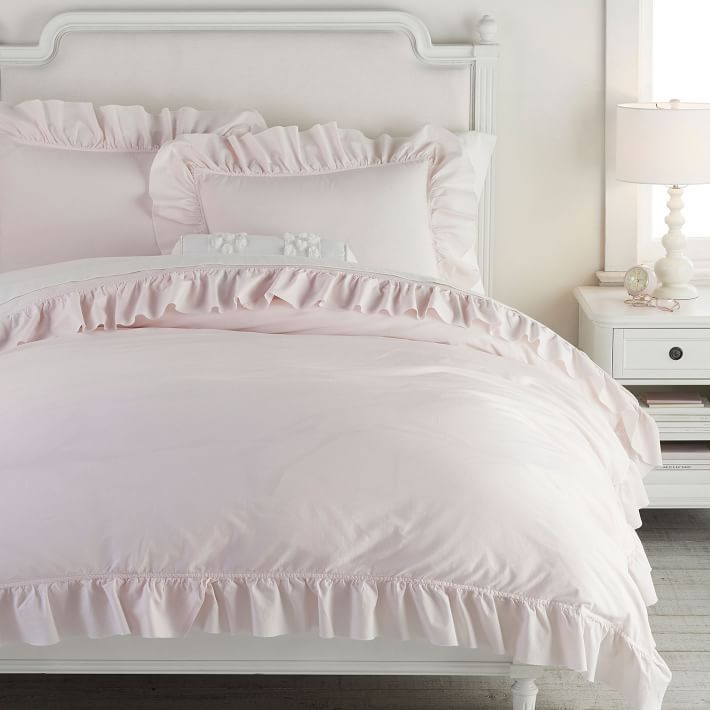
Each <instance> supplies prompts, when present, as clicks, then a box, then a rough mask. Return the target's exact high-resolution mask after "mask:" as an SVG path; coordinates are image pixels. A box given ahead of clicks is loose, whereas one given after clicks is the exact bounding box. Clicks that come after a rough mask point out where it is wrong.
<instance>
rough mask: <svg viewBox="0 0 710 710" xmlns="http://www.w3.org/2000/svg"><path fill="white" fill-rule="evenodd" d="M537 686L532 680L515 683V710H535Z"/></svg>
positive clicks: (519, 680)
mask: <svg viewBox="0 0 710 710" xmlns="http://www.w3.org/2000/svg"><path fill="white" fill-rule="evenodd" d="M536 699H537V685H536V684H535V681H534V680H533V679H532V678H520V679H518V680H516V681H515V683H513V710H535V700H536Z"/></svg>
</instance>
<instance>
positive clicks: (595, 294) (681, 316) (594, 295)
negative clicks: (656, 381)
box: [574, 286, 710, 328]
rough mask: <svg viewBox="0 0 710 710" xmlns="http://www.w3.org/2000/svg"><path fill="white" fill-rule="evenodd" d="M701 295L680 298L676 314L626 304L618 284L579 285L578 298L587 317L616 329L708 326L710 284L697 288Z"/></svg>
mask: <svg viewBox="0 0 710 710" xmlns="http://www.w3.org/2000/svg"><path fill="white" fill-rule="evenodd" d="M698 292H699V293H700V296H699V297H698V298H696V299H694V300H692V301H680V310H678V311H676V312H675V313H668V312H667V311H660V310H658V309H657V308H637V307H635V306H629V305H628V304H626V303H624V300H625V299H627V298H629V295H628V294H627V293H626V289H624V288H621V287H615V286H579V287H577V288H576V289H575V290H574V295H575V298H576V299H577V302H578V303H579V305H580V308H581V309H582V310H583V311H584V314H585V315H586V316H587V318H588V319H589V320H591V321H593V322H594V323H597V324H599V325H604V326H608V327H613V328H674V327H675V328H688V327H695V328H707V327H709V326H710V287H701V288H699V289H698Z"/></svg>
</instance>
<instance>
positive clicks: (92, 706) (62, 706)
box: [0, 511, 710, 710]
mask: <svg viewBox="0 0 710 710" xmlns="http://www.w3.org/2000/svg"><path fill="white" fill-rule="evenodd" d="M641 537H642V539H643V542H644V544H645V545H646V550H647V551H648V555H649V558H650V560H651V564H652V565H653V567H654V579H655V582H656V589H657V591H658V596H659V603H658V605H657V606H656V607H655V608H654V609H653V610H652V624H653V629H654V632H655V635H656V640H657V642H658V647H659V650H660V652H661V654H662V655H663V656H664V658H665V659H666V661H667V662H668V664H669V665H670V667H671V669H672V670H673V682H672V684H671V687H670V690H669V692H668V695H667V696H666V702H665V704H664V710H697V709H699V708H703V709H704V710H710V511H648V512H646V513H645V515H644V527H643V528H642V529H641ZM539 685H540V696H539V700H538V708H539V710H620V709H622V708H624V709H626V708H627V706H626V705H625V704H624V703H623V702H622V701H621V700H620V698H619V696H618V694H617V693H615V692H613V691H611V690H608V689H606V688H604V687H601V686H591V685H589V684H588V683H587V682H586V681H584V680H582V679H580V678H579V677H578V676H577V675H576V674H574V673H570V672H567V671H556V672H549V673H548V674H547V675H546V676H544V677H543V678H542V679H541V681H540V683H539ZM511 707H512V705H511V701H510V696H509V692H508V683H507V682H499V681H489V680H486V679H461V678H424V677H422V678H411V677H406V678H389V677H384V678H377V677H370V678H348V677H345V678H332V677H324V678H319V677H292V678H288V677H263V676H251V677H240V676H229V677H225V676H221V677H219V676H217V677H215V676H162V677H156V676H85V677H76V676H20V675H17V676H4V677H2V676H0V710H113V709H118V708H121V709H122V710H123V709H124V708H125V709H126V710H148V709H150V710H202V709H203V708H209V710H227V709H228V708H229V710H266V709H267V708H268V709H269V710H271V709H272V708H279V709H281V708H283V709H286V708H288V709H293V710H299V709H305V708H308V709H309V710H336V709H337V710H367V709H372V710H404V709H407V710H425V709H426V710H444V709H446V710H463V709H464V708H465V709H466V710H510V708H511Z"/></svg>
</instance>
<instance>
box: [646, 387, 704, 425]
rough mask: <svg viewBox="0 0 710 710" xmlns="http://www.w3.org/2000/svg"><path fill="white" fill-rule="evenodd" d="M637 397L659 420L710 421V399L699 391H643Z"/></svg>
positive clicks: (680, 421) (665, 421) (677, 421)
mask: <svg viewBox="0 0 710 710" xmlns="http://www.w3.org/2000/svg"><path fill="white" fill-rule="evenodd" d="M637 399H638V401H639V404H640V405H641V408H642V409H643V410H644V411H645V412H647V413H648V414H650V415H651V416H652V417H653V418H654V419H655V420H656V421H657V422H664V423H668V424H670V423H672V422H676V423H678V424H679V425H680V424H681V423H683V422H697V423H700V422H709V423H710V401H708V398H707V397H706V396H705V395H702V394H700V393H698V392H643V393H641V394H638V395H637Z"/></svg>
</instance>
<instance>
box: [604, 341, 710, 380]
mask: <svg viewBox="0 0 710 710" xmlns="http://www.w3.org/2000/svg"><path fill="white" fill-rule="evenodd" d="M613 375H614V377H617V378H619V379H624V380H647V379H650V378H652V379H661V380H663V379H668V380H678V379H702V378H710V328H623V329H615V330H614V353H613Z"/></svg>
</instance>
